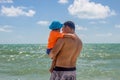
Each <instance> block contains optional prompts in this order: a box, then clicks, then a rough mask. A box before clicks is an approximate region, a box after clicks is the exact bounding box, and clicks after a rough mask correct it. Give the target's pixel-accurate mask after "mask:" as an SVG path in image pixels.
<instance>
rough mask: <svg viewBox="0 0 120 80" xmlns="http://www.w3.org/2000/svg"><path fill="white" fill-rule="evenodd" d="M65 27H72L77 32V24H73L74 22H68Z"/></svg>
mask: <svg viewBox="0 0 120 80" xmlns="http://www.w3.org/2000/svg"><path fill="white" fill-rule="evenodd" d="M64 26H68V27H70V28H71V29H74V30H75V24H74V22H72V21H66V22H65V23H64Z"/></svg>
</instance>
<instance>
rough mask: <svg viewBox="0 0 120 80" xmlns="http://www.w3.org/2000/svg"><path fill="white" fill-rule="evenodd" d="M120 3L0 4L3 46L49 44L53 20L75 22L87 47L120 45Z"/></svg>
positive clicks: (51, 0) (22, 0) (18, 0)
mask: <svg viewBox="0 0 120 80" xmlns="http://www.w3.org/2000/svg"><path fill="white" fill-rule="evenodd" d="M119 3H120V0H0V44H8V43H39V44H41V43H47V38H48V35H49V31H50V30H49V28H48V26H49V25H50V23H51V22H52V21H53V20H59V21H60V22H62V23H64V22H65V21H68V20H72V21H74V23H75V24H76V34H77V35H78V36H79V37H80V38H81V40H82V42H83V43H120V9H119V7H120V5H119Z"/></svg>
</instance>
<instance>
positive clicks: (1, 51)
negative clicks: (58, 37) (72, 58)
mask: <svg viewBox="0 0 120 80" xmlns="http://www.w3.org/2000/svg"><path fill="white" fill-rule="evenodd" d="M50 64H51V59H50V58H49V57H48V55H47V54H46V44H0V80H49V78H50V72H49V68H50ZM76 67H77V70H76V72H77V80H120V44H117V43H116V44H112V43H111V44H108V43H106V44H97V43H94V44H93V43H92V44H83V48H82V52H81V53H80V56H79V57H78V60H77V66H76Z"/></svg>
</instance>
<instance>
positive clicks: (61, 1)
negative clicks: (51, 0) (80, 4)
mask: <svg viewBox="0 0 120 80" xmlns="http://www.w3.org/2000/svg"><path fill="white" fill-rule="evenodd" d="M58 3H61V4H66V3H68V0H59V1H58Z"/></svg>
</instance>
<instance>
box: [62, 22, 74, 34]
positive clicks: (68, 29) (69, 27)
mask: <svg viewBox="0 0 120 80" xmlns="http://www.w3.org/2000/svg"><path fill="white" fill-rule="evenodd" d="M62 31H63V33H74V32H75V24H74V22H72V21H66V22H65V23H64V27H63V28H62Z"/></svg>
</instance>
